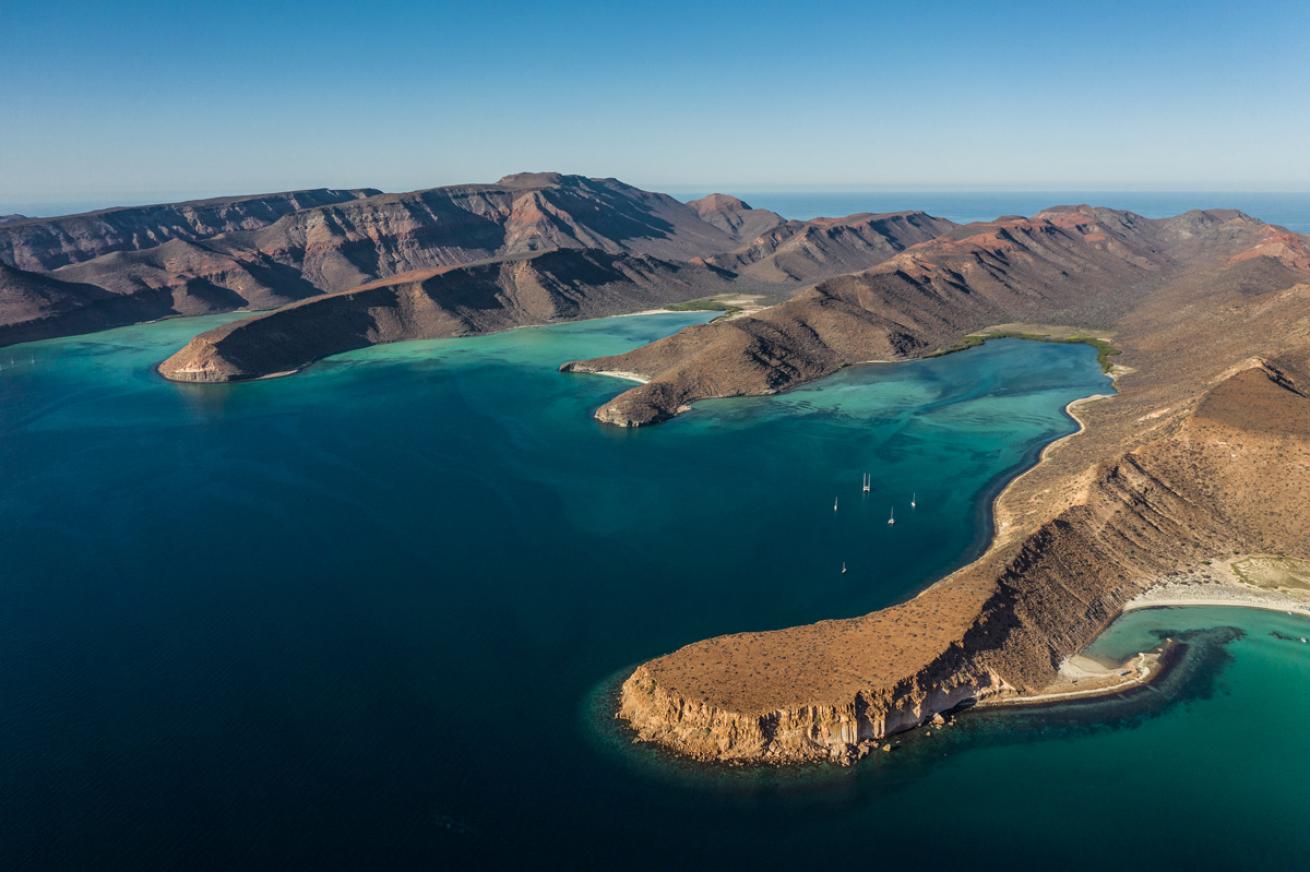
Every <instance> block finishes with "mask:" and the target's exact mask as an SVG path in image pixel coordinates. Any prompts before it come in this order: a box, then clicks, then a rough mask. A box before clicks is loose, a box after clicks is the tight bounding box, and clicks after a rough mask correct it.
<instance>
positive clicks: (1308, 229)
mask: <svg viewBox="0 0 1310 872" xmlns="http://www.w3.org/2000/svg"><path fill="white" fill-rule="evenodd" d="M705 193H708V192H701V193H693V194H679V195H678V196H679V198H681V199H684V200H690V199H693V198H694V197H699V196H703V195H704V194H705ZM728 193H732V194H735V195H736V196H738V197H741V198H742V199H743V200H745V201H746V202H747V203H750V204H751V205H752V206H755V207H756V208H759V209H772V210H773V211H775V212H777V213H779V214H780V215H784V216H786V217H788V218H799V219H808V218H815V217H818V216H828V217H833V216H840V215H850V214H852V213H855V212H897V211H901V210H912V209H919V210H922V211H924V212H927V213H929V214H931V215H937V216H938V217H941V218H949V219H951V220H952V221H958V222H961V223H965V222H969V221H989V220H991V219H993V218H997V217H999V216H1001V215H1032V214H1035V213H1037V212H1040V211H1041V210H1043V209H1046V208H1048V207H1050V206H1058V205H1068V204H1074V203H1089V204H1091V205H1093V206H1109V207H1111V208H1115V209H1127V210H1129V211H1132V212H1136V213H1137V214H1139V215H1145V216H1146V217H1147V218H1167V217H1169V216H1170V215H1178V214H1180V213H1182V212H1186V211H1188V210H1190V209H1241V210H1242V211H1243V212H1246V213H1247V214H1249V215H1253V216H1255V217H1256V218H1259V219H1260V220H1262V221H1267V222H1269V223H1271V224H1281V225H1282V226H1284V227H1287V228H1288V229H1289V230H1296V231H1299V232H1301V233H1310V193H1307V192H1292V193H1263V192H1246V191H977V192H970V191H953V192H943V191H865V192H860V191H841V192H824V191H729V192H728Z"/></svg>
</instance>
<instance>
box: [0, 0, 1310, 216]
mask: <svg viewBox="0 0 1310 872" xmlns="http://www.w3.org/2000/svg"><path fill="white" fill-rule="evenodd" d="M0 119H3V127H2V128H0V211H5V210H6V207H9V208H15V207H17V206H19V205H24V206H27V207H29V208H30V207H31V206H32V205H33V204H41V203H101V202H103V203H110V202H141V201H146V200H151V199H168V198H176V197H183V196H200V195H211V194H218V193H235V192H249V191H263V190H281V189H287V188H295V187H308V186H317V185H333V186H346V185H352V186H353V185H369V186H374V187H380V188H384V189H387V190H409V189H413V188H420V187H428V186H432V185H437V184H445V183H451V182H457V181H483V180H486V181H489V180H494V179H495V178H497V177H499V176H500V175H502V174H504V173H507V172H513V171H517V170H529V169H559V170H563V171H566V172H580V173H585V174H587V175H614V176H618V177H620V178H623V179H625V180H627V181H630V182H633V183H634V184H639V185H642V186H644V187H651V188H657V189H664V190H675V191H676V190H691V189H706V188H728V189H734V188H735V189H737V190H761V189H781V188H796V189H805V188H861V189H875V188H897V187H899V188H907V189H924V188H931V189H952V188H955V189H969V190H979V189H989V188H1019V189H1042V188H1053V189H1148V190H1157V189H1158V190H1168V189H1203V190H1302V191H1304V190H1310V160H1308V159H1307V158H1306V155H1307V154H1310V3H1305V2H1286V3H1283V2H1243V3H1238V2H1225V3H1216V2H1208V0H1199V2H1190V3H1173V2H1146V0H1137V2H1103V3H1096V2H1081V3H1063V2H1059V0H1045V2H1039V3H1038V2H1033V3H1030V2H1024V0H1019V2H1008V3H987V2H979V0H975V2H959V3H956V2H946V0H942V2H932V3H913V2H904V3H895V4H892V3H878V2H871V0H865V2H859V3H847V2H818V3H798V2H795V0H789V2H785V3H783V2H778V3H775V2H753V3H726V2H723V3H711V2H703V3H682V2H663V3H650V4H644V3H640V4H639V3H621V2H610V3H590V2H575V3H567V4H566V3H558V4H551V3H542V2H538V3H517V2H503V3H502V2H480V3H479V2H468V3H440V2H437V3H427V4H423V3H412V4H402V3H391V2H387V0H372V2H351V3H336V2H331V0H321V2H316V3H312V4H296V3H272V2H269V3H263V2H259V3H255V2H228V3H221V4H219V3H208V4H200V3H176V2H174V3H109V2H100V3H78V2H60V0H53V2H51V0H46V2H27V0H0Z"/></svg>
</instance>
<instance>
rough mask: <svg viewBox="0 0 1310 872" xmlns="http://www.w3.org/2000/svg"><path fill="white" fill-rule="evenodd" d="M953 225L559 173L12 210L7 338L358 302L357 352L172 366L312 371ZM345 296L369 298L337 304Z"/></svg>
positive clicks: (777, 272) (827, 259)
mask: <svg viewBox="0 0 1310 872" xmlns="http://www.w3.org/2000/svg"><path fill="white" fill-rule="evenodd" d="M948 225H949V222H943V221H941V220H940V219H934V218H931V217H929V216H927V215H922V214H905V215H896V216H868V215H865V216H852V217H851V218H848V219H841V220H837V221H814V222H798V221H787V220H785V219H783V218H782V217H781V216H779V215H777V214H775V213H773V212H769V211H767V210H761V209H752V208H750V206H748V205H747V204H745V203H743V202H741V201H740V200H737V199H736V198H732V197H727V196H724V195H711V196H710V197H706V198H704V199H702V200H698V201H695V202H693V203H690V204H686V203H682V202H680V201H678V200H676V199H674V198H672V197H669V196H667V195H665V194H658V193H652V192H648V191H643V190H641V189H639V188H635V187H633V186H631V185H627V184H624V183H623V182H620V181H618V180H616V179H591V178H585V177H582V176H569V175H561V174H558V173H519V174H516V175H510V176H506V177H504V178H502V179H501V180H499V181H498V182H496V183H495V184H490V185H455V186H448V187H441V188H432V189H428V190H422V191H414V192H410V193H404V194H385V193H381V192H379V191H377V190H375V189H353V190H331V189H316V190H309V191H295V192H289V193H281V194H264V195H254V196H245V197H223V198H218V199H212V200H201V201H193V202H187V203H176V204H167V205H159V206H142V207H128V208H121V209H109V210H102V211H98V212H90V213H86V214H81V215H70V216H63V217H56V218H23V217H22V216H15V217H14V218H13V220H6V221H5V222H4V223H3V224H0V344H9V343H13V342H21V341H26V340H31V339H38V338H46V337H51V336H59V335H66V334H70V333H77V332H84V331H87V330H96V329H103V328H106V327H113V326H119V325H123V324H130V323H134V322H138V321H144V320H151V319H155V318H161V317H167V316H170V315H192V314H202V313H212V312H224V311H233V310H247V309H249V310H276V309H278V308H279V307H284V306H289V305H290V304H297V303H302V302H304V301H314V300H321V301H322V308H319V307H317V306H315V305H310V304H308V303H306V304H304V305H297V306H295V307H294V308H292V309H289V310H288V311H286V312H283V313H279V316H278V319H277V323H278V324H279V325H282V327H286V326H287V325H291V324H295V325H300V324H304V325H306V327H305V328H304V329H306V330H310V331H314V330H315V328H314V327H313V326H312V325H311V322H312V321H314V320H315V319H318V318H321V317H330V318H334V319H337V323H338V328H340V327H341V324H340V320H341V315H340V313H341V312H342V311H343V310H345V309H354V310H355V311H356V315H355V316H354V317H353V318H352V319H351V323H352V325H353V327H351V328H350V329H348V330H342V329H338V333H337V335H338V336H339V337H340V339H341V340H342V341H344V342H345V344H344V345H338V344H336V343H328V342H323V341H310V342H306V343H304V348H303V349H302V351H300V352H297V353H291V350H290V348H289V347H288V348H283V349H281V350H277V349H268V352H269V359H268V360H267V361H250V366H249V367H247V368H242V367H231V368H227V367H224V366H221V365H219V366H217V367H216V368H213V369H209V370H206V371H205V372H204V373H203V374H202V373H200V372H199V371H197V370H196V369H195V367H194V363H195V361H194V360H193V361H190V364H192V365H191V366H190V367H187V366H182V367H177V368H176V369H177V370H178V372H179V373H181V372H183V371H186V372H189V373H190V377H192V378H202V379H203V380H229V379H233V378H243V377H249V376H252V375H260V374H267V372H268V371H279V370H282V369H294V368H298V367H299V366H303V365H304V364H305V363H308V362H309V361H310V360H312V359H313V358H312V357H310V358H306V357H305V352H307V351H309V350H310V346H313V350H314V354H315V355H316V356H321V353H331V351H332V350H342V349H344V348H345V347H353V346H355V345H360V344H370V343H372V342H377V341H387V340H389V339H396V338H418V337H421V336H433V335H443V336H444V335H461V334H464V333H471V332H480V331H483V330H488V329H500V328H503V327H509V326H516V325H520V324H528V323H544V322H547V321H551V320H558V319H561V318H572V317H581V316H589V315H597V314H613V313H617V312H624V311H632V310H634V309H636V308H641V307H644V306H649V305H654V304H664V303H670V302H677V301H680V300H686V299H690V298H692V297H696V296H698V295H703V294H705V293H713V292H718V291H722V290H725V289H728V288H730V287H731V288H740V287H749V288H750V289H752V290H755V291H759V292H763V293H765V294H775V295H776V294H777V293H779V292H782V291H785V290H787V289H789V288H795V287H797V286H799V285H802V284H804V283H806V282H810V281H815V280H818V279H821V278H824V277H827V276H831V275H837V274H840V273H842V272H847V271H849V270H851V269H855V268H861V267H864V266H869V265H872V264H874V263H877V262H879V261H881V260H882V259H884V258H885V257H887V256H888V255H889V254H892V253H895V252H896V251H900V250H903V249H904V248H906V247H908V246H909V245H912V244H914V243H916V242H919V241H922V240H924V239H926V238H930V237H931V236H933V235H935V234H936V233H937V232H939V231H940V230H941V229H942V228H943V227H945V226H948ZM543 254H551V255H552V256H551V257H549V258H546V259H544V260H543V259H541V255H543ZM491 264H501V265H505V266H504V267H503V268H497V269H489V268H488V266H489V265H491ZM509 264H516V265H515V266H513V267H510V266H508V265H509ZM342 292H353V293H356V296H354V297H351V298H348V299H347V298H342V297H334V296H333V295H336V294H340V293H342ZM403 300H408V301H409V303H404V302H397V301H403ZM410 303H413V304H414V306H413V307H411V306H410ZM411 308H414V309H415V311H416V312H417V314H414V315H413V316H412V317H411V314H410V312H409V310H410V309H411ZM375 310H376V311H375ZM325 313H326V314H325ZM360 313H362V314H360ZM370 313H372V314H370ZM375 315H376V318H377V320H376V322H375V321H374V316H375ZM237 329H241V328H232V329H231V330H229V331H228V332H227V334H225V335H231V334H232V333H233V332H234V331H235V330H237ZM267 329H268V328H267V324H264V325H261V326H255V327H253V328H252V330H253V332H255V333H259V332H261V331H266V330H267ZM279 329H281V327H280V328H279ZM289 329H296V330H299V329H300V328H299V327H296V328H289ZM347 333H349V334H350V336H349V338H348V339H347V337H346V335H345V334H347ZM242 341H246V340H242ZM167 371H168V370H166V372H167ZM183 377H187V376H183Z"/></svg>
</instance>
